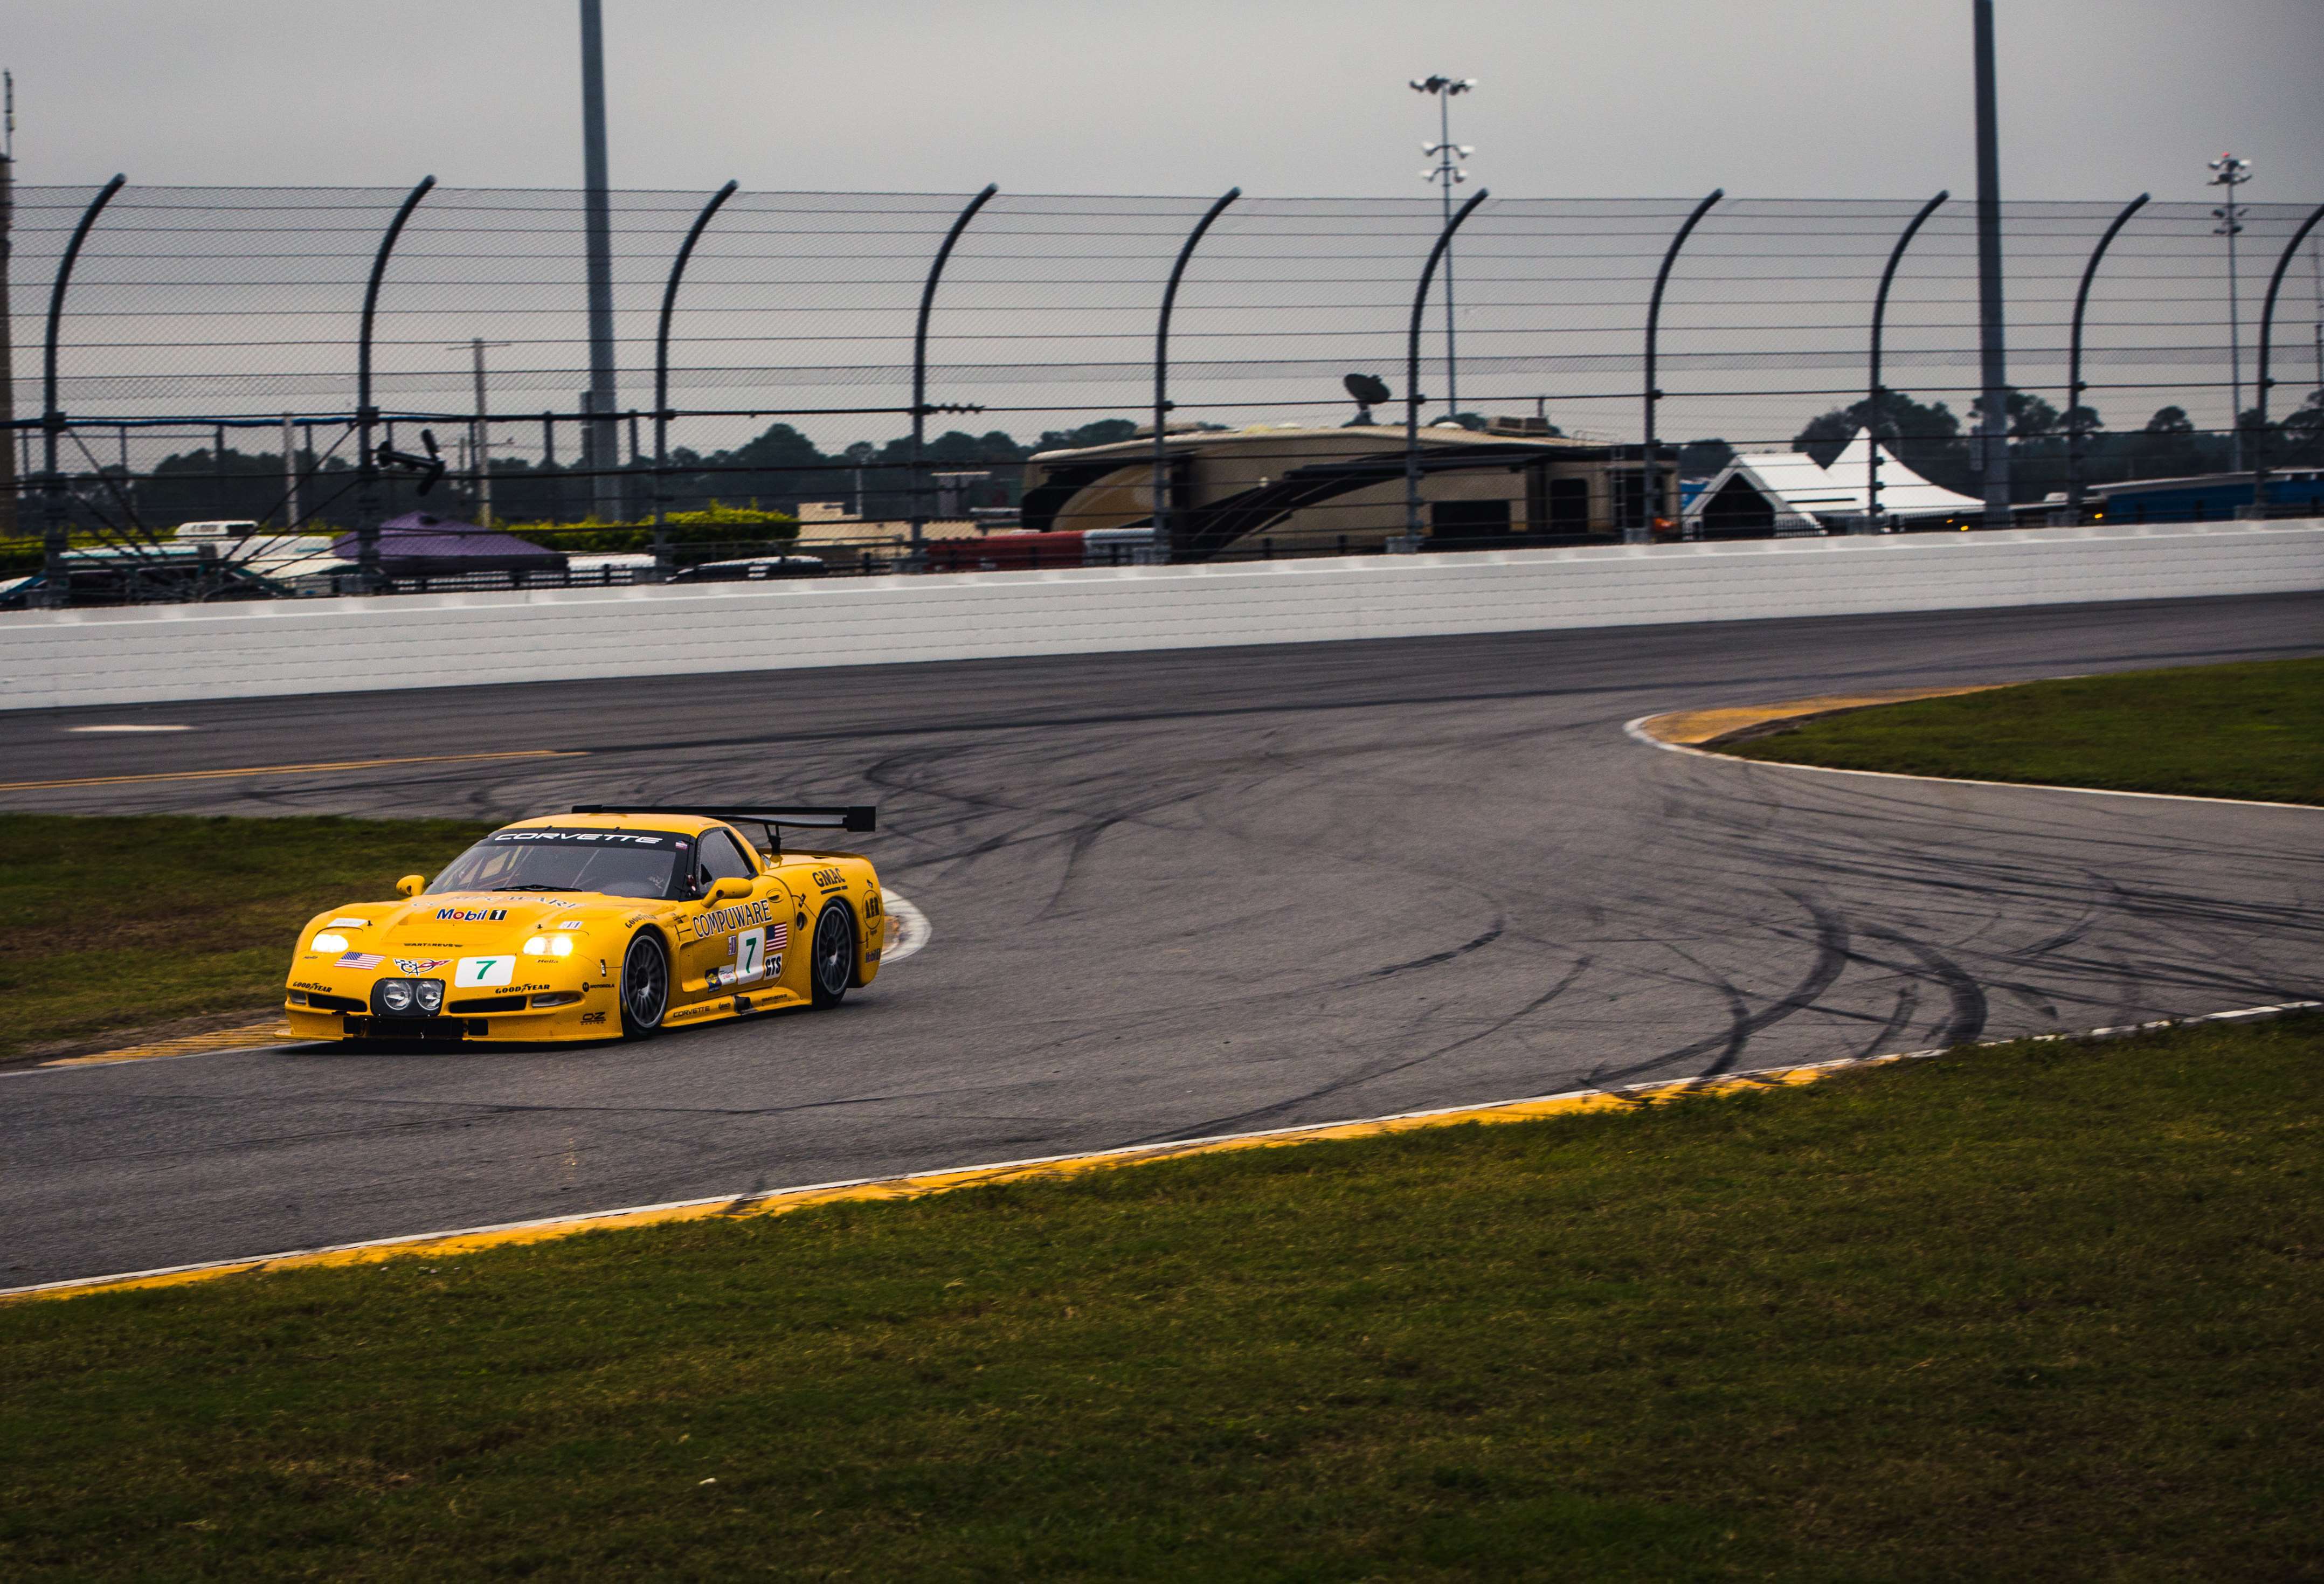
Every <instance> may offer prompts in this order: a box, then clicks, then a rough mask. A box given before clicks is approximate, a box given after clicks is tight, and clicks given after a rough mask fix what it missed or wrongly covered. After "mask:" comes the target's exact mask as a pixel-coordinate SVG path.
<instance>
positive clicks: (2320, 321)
mask: <svg viewBox="0 0 2324 1584" xmlns="http://www.w3.org/2000/svg"><path fill="white" fill-rule="evenodd" d="M0 256H5V255H0ZM0 268H5V264H0ZM2308 284H2309V288H2310V290H2312V291H2313V292H2314V293H2315V295H2316V322H2315V323H2314V324H2313V325H2312V326H2310V329H2311V330H2313V331H2314V333H2315V336H2316V390H2317V397H2316V400H2317V401H2319V403H2324V239H2319V238H2317V237H2313V236H2311V237H2310V238H2309V239H2308Z"/></svg>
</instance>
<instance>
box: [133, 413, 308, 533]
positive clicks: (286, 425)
mask: <svg viewBox="0 0 2324 1584" xmlns="http://www.w3.org/2000/svg"><path fill="white" fill-rule="evenodd" d="M122 471H123V472H124V473H126V472H127V471H128V469H127V468H125V467H124V468H123V469H122ZM282 526H283V527H284V528H286V529H289V530H293V531H295V530H297V529H298V527H299V426H298V425H297V424H296V423H294V422H293V421H291V415H290V414H289V413H287V412H286V413H284V414H283V415H282Z"/></svg>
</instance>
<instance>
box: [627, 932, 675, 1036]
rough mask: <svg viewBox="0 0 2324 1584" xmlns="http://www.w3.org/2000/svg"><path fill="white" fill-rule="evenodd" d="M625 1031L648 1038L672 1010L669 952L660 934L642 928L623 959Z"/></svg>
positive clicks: (628, 1034) (656, 1030)
mask: <svg viewBox="0 0 2324 1584" xmlns="http://www.w3.org/2000/svg"><path fill="white" fill-rule="evenodd" d="M621 992H622V1035H623V1036H625V1037H627V1038H630V1039H645V1038H648V1037H650V1036H652V1035H653V1034H655V1033H656V1032H658V1031H659V1029H660V1027H661V1020H662V1018H663V1016H664V1015H665V1014H667V1013H668V1012H669V953H668V952H666V951H664V950H663V949H662V944H661V937H660V936H659V935H655V934H654V933H653V932H652V931H651V930H644V929H641V930H640V931H639V932H638V934H637V938H636V939H634V940H632V942H631V943H630V949H629V951H628V953H626V954H624V955H623V956H622V981H621Z"/></svg>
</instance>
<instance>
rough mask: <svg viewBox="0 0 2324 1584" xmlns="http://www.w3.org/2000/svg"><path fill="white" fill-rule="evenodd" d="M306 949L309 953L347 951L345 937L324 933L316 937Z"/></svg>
mask: <svg viewBox="0 0 2324 1584" xmlns="http://www.w3.org/2000/svg"><path fill="white" fill-rule="evenodd" d="M307 949H308V950H309V951H310V952H344V951H346V949H347V937H346V936H345V935H332V934H330V933H328V932H327V931H326V932H325V933H324V934H322V935H317V936H316V937H315V938H314V940H313V941H312V942H311V943H310V944H309V945H308V947H307Z"/></svg>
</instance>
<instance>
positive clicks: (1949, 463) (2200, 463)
mask: <svg viewBox="0 0 2324 1584" xmlns="http://www.w3.org/2000/svg"><path fill="white" fill-rule="evenodd" d="M1983 413H1984V401H1983V399H1982V398H1979V399H1978V401H1972V402H1971V403H1970V404H1969V419H1970V426H1969V428H1974V427H1977V426H1979V425H1981V424H1982V422H1983ZM2008 413H2009V439H2010V447H2009V488H2010V496H2011V498H2012V499H2013V500H2015V501H2039V500H2041V499H2043V497H2044V496H2046V495H2049V494H2051V493H2055V492H2061V491H2063V490H2064V489H2065V487H2066V462H2067V456H2066V452H2067V446H2068V442H2069V440H2070V425H2071V423H2072V421H2073V420H2074V419H2077V418H2078V419H2080V423H2081V425H2082V431H2083V440H2082V458H2083V462H2082V477H2083V481H2084V482H2085V483H2094V484H2095V483H2118V482H2120V481H2122V480H2125V479H2135V478H2178V477H2181V476H2185V475H2188V474H2206V473H2223V472H2225V471H2226V470H2227V465H2228V461H2229V458H2230V456H2232V454H2233V448H2232V447H2231V445H2230V442H2229V439H2228V437H2227V434H2225V433H2224V432H2221V431H2216V430H2207V429H2198V428H2196V427H2195V423H2194V420H2193V419H2190V418H2189V417H2188V416H2187V412H2186V410H2185V409H2184V408H2181V407H2164V408H2160V409H2158V410H2156V411H2155V414H2154V416H2153V417H2152V418H2150V419H2147V420H2146V423H2145V426H2144V428H2136V429H2129V430H2124V431H2120V432H2116V431H2113V430H2109V429H2107V428H2106V426H2105V422H2104V420H2103V419H2100V417H2099V416H2098V412H2097V410H2095V409H2093V408H2089V407H2084V408H2081V409H2080V410H2079V411H2078V412H2077V413H2075V414H2073V415H2069V414H2067V413H2063V412H2061V411H2059V410H2058V409H2057V408H2056V407H2054V406H2052V404H2051V403H2050V402H2048V401H2044V400H2043V399H2042V398H2041V397H2039V396H2036V395H2033V394H2032V393H2031V392H2029V391H2015V390H2013V391H2010V392H2009V396H2008ZM1867 422H1868V423H1869V424H1870V425H1871V427H1872V430H1873V432H1874V433H1875V434H1876V435H1877V436H1879V437H1880V438H1881V439H1882V440H1884V441H1886V444H1887V447H1888V449H1889V450H1890V451H1891V452H1892V453H1894V455H1895V457H1896V459H1897V460H1898V461H1900V462H1902V463H1903V464H1904V465H1905V466H1907V467H1909V468H1911V469H1912V470H1913V471H1914V473H1917V474H1920V475H1921V476H1922V477H1923V478H1925V479H1927V480H1928V481H1929V482H1930V483H1932V484H1936V485H1939V486H1940V487H1941V488H1944V489H1948V490H1952V491H1956V492H1958V493H1961V494H1964V495H1975V494H1978V493H1980V491H1981V490H1982V487H1983V484H1982V473H1981V470H1980V469H1979V467H1978V457H1977V452H1976V449H1975V447H1976V445H1977V443H1978V436H1977V435H1975V434H1973V433H1971V432H1969V428H1964V426H1963V424H1962V421H1961V419H1960V418H1959V417H1958V416H1956V415H1955V414H1954V413H1953V411H1952V410H1951V409H1950V408H1949V407H1948V406H1946V404H1945V403H1944V402H1942V401H1931V402H1926V403H1923V402H1920V401H1914V399H1913V398H1912V397H1910V396H1908V395H1906V394H1905V393H1904V392H1903V391H1884V392H1882V394H1881V397H1880V400H1879V401H1878V402H1877V404H1876V403H1874V402H1872V401H1869V400H1867V401H1858V402H1856V403H1855V404H1854V405H1852V406H1849V407H1836V408H1833V409H1832V410H1830V411H1828V412H1824V413H1821V414H1819V415H1817V416H1816V417H1815V418H1812V419H1809V420H1808V424H1807V427H1806V428H1803V429H1802V430H1800V432H1799V433H1798V434H1797V435H1795V436H1794V437H1793V438H1792V449H1793V450H1794V451H1804V452H1806V453H1807V454H1808V455H1809V456H1812V457H1813V458H1814V459H1815V461H1816V464H1817V465H1819V466H1822V467H1829V466H1831V459H1832V458H1833V457H1835V456H1839V455H1840V452H1841V451H1842V450H1843V449H1844V448H1845V447H1847V445H1848V442H1849V439H1850V438H1851V437H1854V435H1855V434H1856V432H1857V431H1858V429H1860V428H1864V427H1865V425H1866V424H1867ZM2242 428H2243V441H2244V465H2245V466H2246V467H2250V466H2252V465H2255V463H2260V462H2263V461H2264V463H2265V465H2267V466H2269V467H2274V468H2283V467H2317V466H2324V391H2315V392H2312V393H2311V394H2310V396H2309V398H2308V400H2307V401H2305V402H2304V403H2302V404H2301V406H2300V407H2298V408H2296V409H2295V410H2293V411H2292V412H2291V413H2290V414H2288V415H2287V416H2286V417H2284V418H2283V419H2281V420H2278V421H2271V422H2268V423H2264V424H2263V423H2262V422H2261V421H2260V416H2259V410H2258V409H2256V408H2253V409H2249V410H2246V411H2245V413H2244V414H2243V418H2242Z"/></svg>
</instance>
